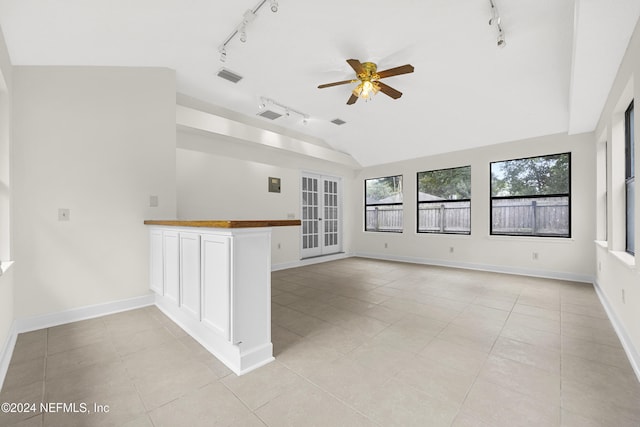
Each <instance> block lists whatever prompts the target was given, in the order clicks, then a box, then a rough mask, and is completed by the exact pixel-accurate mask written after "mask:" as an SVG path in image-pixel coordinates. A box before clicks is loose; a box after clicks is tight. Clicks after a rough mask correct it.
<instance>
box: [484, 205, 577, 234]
mask: <svg viewBox="0 0 640 427" xmlns="http://www.w3.org/2000/svg"><path fill="white" fill-rule="evenodd" d="M491 223H492V227H491V230H492V233H493V234H517V235H532V236H568V235H569V199H568V197H544V198H531V199H497V200H493V201H492V212H491Z"/></svg>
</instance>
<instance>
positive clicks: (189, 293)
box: [180, 233, 201, 320]
mask: <svg viewBox="0 0 640 427" xmlns="http://www.w3.org/2000/svg"><path fill="white" fill-rule="evenodd" d="M200 305H201V291H200V235H199V234H197V233H180V306H181V307H182V308H183V309H184V310H185V311H186V312H188V313H189V314H190V315H191V316H193V318H194V319H198V320H200V312H201V307H200Z"/></svg>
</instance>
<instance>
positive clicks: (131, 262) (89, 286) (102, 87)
mask: <svg viewBox="0 0 640 427" xmlns="http://www.w3.org/2000/svg"><path fill="white" fill-rule="evenodd" d="M13 77H14V81H13V83H14V86H13V88H14V98H13V99H14V102H13V125H14V126H13V149H14V155H13V191H14V200H13V213H14V224H13V225H14V242H15V244H14V259H15V261H16V263H15V265H14V268H15V271H14V279H15V284H16V285H15V299H16V305H15V311H16V317H18V318H22V317H30V316H35V315H42V314H49V313H57V312H61V311H64V310H69V309H73V308H77V307H84V306H88V305H92V304H99V303H105V302H111V301H117V300H122V299H127V298H131V297H136V296H140V295H145V294H147V293H148V262H149V261H148V236H147V230H146V228H145V226H144V225H143V221H144V220H145V219H149V218H160V219H165V218H173V217H175V215H176V201H175V198H176V196H175V194H176V187H175V153H176V151H175V73H174V71H172V70H168V69H152V68H109V67H14V74H13ZM150 195H157V196H158V197H159V201H160V206H159V207H157V208H151V207H149V196H150ZM59 208H67V209H70V221H68V222H60V221H58V209H59Z"/></svg>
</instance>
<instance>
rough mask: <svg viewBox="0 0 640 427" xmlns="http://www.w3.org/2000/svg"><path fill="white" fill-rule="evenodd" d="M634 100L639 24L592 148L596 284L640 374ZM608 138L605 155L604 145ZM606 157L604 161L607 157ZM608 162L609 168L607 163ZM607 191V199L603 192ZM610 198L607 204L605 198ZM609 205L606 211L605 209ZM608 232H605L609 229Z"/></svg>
mask: <svg viewBox="0 0 640 427" xmlns="http://www.w3.org/2000/svg"><path fill="white" fill-rule="evenodd" d="M632 99H635V104H634V105H635V109H636V110H637V109H638V100H639V99H640V22H639V23H638V25H636V29H635V31H634V33H633V36H632V37H631V41H630V43H629V46H628V47H627V52H626V54H625V56H624V58H623V60H622V64H621V65H620V69H619V70H618V74H617V76H616V80H615V82H614V84H613V87H612V89H611V92H610V94H609V97H608V98H607V103H606V105H605V108H604V110H603V113H602V115H601V117H600V121H599V123H598V127H597V129H596V135H598V139H597V141H596V143H595V144H594V150H596V149H598V150H599V152H600V153H601V154H600V156H601V157H604V159H602V158H601V159H600V161H599V162H598V164H599V165H600V170H599V171H598V172H599V173H598V176H599V181H600V182H599V188H600V191H601V194H600V197H599V200H600V206H599V207H600V209H598V212H599V218H598V224H602V225H600V227H599V229H600V232H599V236H598V238H599V240H601V241H600V242H599V243H596V244H595V246H596V247H595V252H596V255H597V260H596V265H597V267H598V268H597V269H596V270H597V275H596V282H597V284H598V287H599V288H600V290H601V291H602V293H603V295H604V297H605V299H606V301H607V303H608V305H609V307H608V308H609V310H610V315H612V317H613V318H614V320H615V321H617V323H618V325H621V327H622V332H623V333H624V334H626V336H627V339H628V342H627V344H628V346H627V351H628V352H631V353H632V355H633V357H634V358H635V363H636V373H638V375H639V376H640V310H638V307H640V251H639V250H638V246H639V244H640V227H638V225H639V224H640V186H639V185H638V183H637V182H638V180H637V178H636V188H635V190H636V195H635V224H636V229H635V232H636V234H635V243H636V254H635V257H633V256H631V255H630V254H627V253H625V252H624V250H625V232H624V230H625V226H624V224H625V214H624V211H625V200H624V199H625V195H624V127H623V124H624V110H625V109H626V108H627V106H628V105H629V103H630V102H631V100H632ZM635 129H636V133H635V148H636V150H635V156H636V157H635V164H636V177H637V175H638V164H640V150H638V147H639V146H640V143H639V142H640V141H639V140H640V136H639V135H640V133H639V132H638V129H640V115H639V114H638V113H637V111H636V114H635ZM605 142H606V147H607V154H606V156H604V154H603V153H604V150H602V147H603V146H604V143H605ZM605 159H606V161H605ZM604 165H606V167H605V166H604ZM605 190H606V198H605V197H604V191H605ZM605 200H606V202H607V203H606V206H605V204H604V201H605ZM605 208H606V209H605ZM605 230H606V231H605ZM623 293H624V298H623Z"/></svg>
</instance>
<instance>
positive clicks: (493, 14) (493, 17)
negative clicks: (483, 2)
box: [489, 0, 507, 47]
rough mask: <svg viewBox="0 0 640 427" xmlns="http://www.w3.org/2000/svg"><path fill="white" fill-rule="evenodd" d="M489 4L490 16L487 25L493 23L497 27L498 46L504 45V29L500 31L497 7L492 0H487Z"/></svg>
mask: <svg viewBox="0 0 640 427" xmlns="http://www.w3.org/2000/svg"><path fill="white" fill-rule="evenodd" d="M489 4H490V5H491V18H490V19H489V25H494V24H495V26H496V28H497V29H498V41H497V45H498V47H505V46H506V45H507V42H506V41H505V39H504V31H502V25H501V21H500V15H499V14H498V8H497V7H496V5H495V3H494V2H493V0H489Z"/></svg>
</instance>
